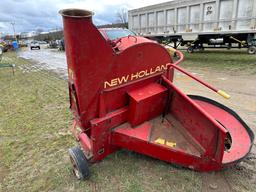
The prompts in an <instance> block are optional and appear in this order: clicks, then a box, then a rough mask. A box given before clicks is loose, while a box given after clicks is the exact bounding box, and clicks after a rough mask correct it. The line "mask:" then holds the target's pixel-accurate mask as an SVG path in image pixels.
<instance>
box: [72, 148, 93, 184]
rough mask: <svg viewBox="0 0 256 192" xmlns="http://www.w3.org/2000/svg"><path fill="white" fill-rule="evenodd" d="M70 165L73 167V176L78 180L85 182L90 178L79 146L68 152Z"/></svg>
mask: <svg viewBox="0 0 256 192" xmlns="http://www.w3.org/2000/svg"><path fill="white" fill-rule="evenodd" d="M68 153H69V157H70V160H71V163H72V165H73V174H74V175H75V176H76V178H77V179H78V180H86V179H88V178H89V177H90V170H89V164H88V161H87V159H86V157H85V155H84V153H83V151H82V150H81V148H80V146H75V147H72V148H70V149H69V150H68Z"/></svg>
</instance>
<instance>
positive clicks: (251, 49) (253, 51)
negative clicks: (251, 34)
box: [248, 46, 256, 54]
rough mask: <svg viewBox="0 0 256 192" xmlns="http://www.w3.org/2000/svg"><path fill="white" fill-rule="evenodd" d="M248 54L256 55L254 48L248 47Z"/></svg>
mask: <svg viewBox="0 0 256 192" xmlns="http://www.w3.org/2000/svg"><path fill="white" fill-rule="evenodd" d="M248 53H249V54H255V53H256V47H255V46H250V47H249V48H248Z"/></svg>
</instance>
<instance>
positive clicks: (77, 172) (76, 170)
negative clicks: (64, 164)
mask: <svg viewBox="0 0 256 192" xmlns="http://www.w3.org/2000/svg"><path fill="white" fill-rule="evenodd" d="M70 161H71V164H72V168H73V169H72V172H73V174H74V175H75V176H76V177H77V178H78V179H81V176H80V174H79V170H78V168H77V165H76V162H75V160H74V159H73V157H71V156H70Z"/></svg>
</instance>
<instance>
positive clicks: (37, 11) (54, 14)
mask: <svg viewBox="0 0 256 192" xmlns="http://www.w3.org/2000/svg"><path fill="white" fill-rule="evenodd" d="M166 1H168V0H158V1H156V0H94V1H93V0H0V33H10V34H11V33H13V25H12V24H11V23H14V28H15V31H16V32H26V31H36V30H38V29H40V30H43V31H49V30H52V29H56V28H61V27H62V20H61V16H60V15H59V14H58V11H59V10H60V9H64V8H80V9H87V10H92V11H93V12H94V13H95V15H94V18H93V20H94V23H95V24H96V25H101V24H108V23H114V22H116V21H117V18H116V13H117V12H118V11H120V10H121V9H124V8H125V9H128V10H129V9H134V8H139V7H143V6H147V5H152V4H156V3H161V2H166Z"/></svg>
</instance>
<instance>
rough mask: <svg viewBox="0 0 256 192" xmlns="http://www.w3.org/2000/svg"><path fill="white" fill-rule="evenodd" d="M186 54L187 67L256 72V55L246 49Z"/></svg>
mask: <svg viewBox="0 0 256 192" xmlns="http://www.w3.org/2000/svg"><path fill="white" fill-rule="evenodd" d="M184 55H185V60H184V62H183V63H182V66H185V67H200V68H208V69H213V70H224V71H231V72H241V71H243V72H246V73H249V74H256V55H249V54H247V53H246V51H245V50H223V49H220V50H205V51H202V52H195V53H192V54H189V53H187V52H184Z"/></svg>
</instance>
